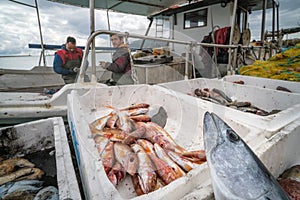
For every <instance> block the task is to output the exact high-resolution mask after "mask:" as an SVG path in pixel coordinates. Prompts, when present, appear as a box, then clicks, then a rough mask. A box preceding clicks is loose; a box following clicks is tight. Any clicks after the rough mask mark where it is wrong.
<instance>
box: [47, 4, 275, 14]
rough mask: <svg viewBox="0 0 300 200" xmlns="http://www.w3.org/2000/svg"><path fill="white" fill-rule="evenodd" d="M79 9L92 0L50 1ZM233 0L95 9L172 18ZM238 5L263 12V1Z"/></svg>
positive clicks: (99, 5) (100, 7)
mask: <svg viewBox="0 0 300 200" xmlns="http://www.w3.org/2000/svg"><path fill="white" fill-rule="evenodd" d="M48 1H53V2H58V3H63V4H69V5H74V6H79V7H89V2H90V0H48ZM230 1H231V0H198V1H191V0H189V1H187V0H163V1H162V0H152V1H149V0H94V7H95V9H105V10H112V11H116V12H121V13H128V14H135V15H143V16H148V17H154V16H158V15H164V16H170V15H172V14H176V13H180V12H184V11H187V10H190V9H194V8H200V7H206V6H210V5H213V4H218V3H221V2H230ZM273 2H275V3H276V4H278V3H277V0H267V8H272V7H273ZM238 5H239V6H241V7H243V8H245V9H247V10H252V11H255V10H262V9H263V1H262V0H238Z"/></svg>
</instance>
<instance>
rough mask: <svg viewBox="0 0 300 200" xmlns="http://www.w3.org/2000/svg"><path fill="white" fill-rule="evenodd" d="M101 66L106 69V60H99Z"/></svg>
mask: <svg viewBox="0 0 300 200" xmlns="http://www.w3.org/2000/svg"><path fill="white" fill-rule="evenodd" d="M99 65H100V67H102V68H103V69H106V67H105V62H104V61H100V62H99Z"/></svg>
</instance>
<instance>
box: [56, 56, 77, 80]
mask: <svg viewBox="0 0 300 200" xmlns="http://www.w3.org/2000/svg"><path fill="white" fill-rule="evenodd" d="M62 65H63V62H62V59H61V58H60V57H59V55H58V54H55V56H54V61H53V70H54V71H55V72H56V73H58V74H62V75H68V74H72V72H70V71H69V70H68V69H64V68H63V67H62Z"/></svg>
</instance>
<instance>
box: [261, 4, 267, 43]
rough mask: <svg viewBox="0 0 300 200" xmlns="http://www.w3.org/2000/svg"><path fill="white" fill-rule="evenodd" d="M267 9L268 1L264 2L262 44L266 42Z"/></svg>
mask: <svg viewBox="0 0 300 200" xmlns="http://www.w3.org/2000/svg"><path fill="white" fill-rule="evenodd" d="M266 9H267V0H263V10H262V23H261V35H260V40H261V42H264V41H265V26H266Z"/></svg>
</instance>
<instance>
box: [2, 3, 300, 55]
mask: <svg viewBox="0 0 300 200" xmlns="http://www.w3.org/2000/svg"><path fill="white" fill-rule="evenodd" d="M18 1H20V2H23V3H26V4H30V5H35V1H34V0H18ZM37 2H38V7H39V13H40V20H41V27H42V35H43V41H44V44H56V45H60V44H63V43H65V40H66V37H67V36H69V35H70V36H74V37H76V39H77V45H79V46H85V44H86V41H87V38H88V36H89V32H90V14H89V9H88V8H79V7H75V6H70V5H64V4H59V3H55V2H50V1H46V0H38V1H37ZM279 2H280V28H291V27H297V26H300V1H299V0H279ZM0 10H1V11H0V55H12V54H13V55H16V54H39V53H40V50H39V49H29V48H28V44H29V43H32V44H39V43H40V35H39V28H38V21H37V13H36V10H35V8H31V7H27V6H24V5H20V4H16V3H14V2H11V1H8V0H0ZM109 16H110V24H111V30H118V31H122V32H125V31H127V32H129V33H137V34H142V35H143V34H145V32H146V29H147V27H148V24H149V20H148V19H147V18H146V17H142V16H136V15H128V14H127V15H126V14H122V13H116V12H109ZM260 16H261V13H260V12H259V13H255V12H254V13H253V14H251V16H250V17H251V20H250V22H249V24H250V28H251V30H252V32H251V34H252V39H259V38H260V29H261V28H260V26H261V24H260V20H259V18H260ZM267 18H268V19H269V20H267V23H266V25H267V28H266V29H267V30H271V28H270V27H271V26H270V25H271V20H270V19H271V15H270V12H267ZM103 29H104V30H108V24H107V16H106V11H103V10H95V30H103ZM293 37H298V38H300V34H299V33H298V34H291V35H289V38H293ZM99 45H100V46H101V45H104V46H109V40H107V39H106V38H100V39H99V40H98V39H97V43H96V46H99Z"/></svg>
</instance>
